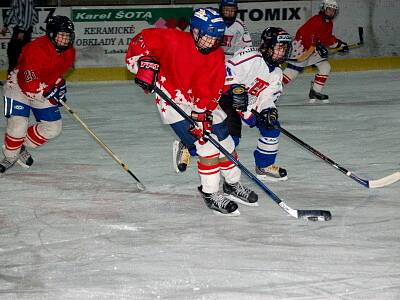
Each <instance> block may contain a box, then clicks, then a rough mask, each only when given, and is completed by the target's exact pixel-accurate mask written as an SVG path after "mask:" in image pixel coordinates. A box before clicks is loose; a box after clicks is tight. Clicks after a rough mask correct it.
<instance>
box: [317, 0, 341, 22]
mask: <svg viewBox="0 0 400 300" xmlns="http://www.w3.org/2000/svg"><path fill="white" fill-rule="evenodd" d="M328 8H330V9H334V10H335V13H334V14H333V15H327V14H326V10H327V9H328ZM320 14H322V16H323V17H324V19H325V20H333V19H334V18H336V17H337V15H338V14H339V5H338V4H337V2H336V1H335V0H324V1H322V3H321V8H320Z"/></svg>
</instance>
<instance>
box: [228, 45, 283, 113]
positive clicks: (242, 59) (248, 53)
mask: <svg viewBox="0 0 400 300" xmlns="http://www.w3.org/2000/svg"><path fill="white" fill-rule="evenodd" d="M235 83H236V84H244V85H245V86H246V89H247V92H248V94H249V105H248V107H247V111H246V112H244V114H243V118H244V119H249V118H250V117H251V116H252V114H251V110H252V109H255V110H256V111H258V112H261V111H262V110H263V109H266V108H268V107H275V101H276V100H278V98H279V96H280V95H281V94H282V70H281V68H279V67H271V66H269V65H267V63H266V62H265V61H264V58H263V57H262V55H261V53H260V51H258V49H257V48H255V47H247V48H244V49H241V50H239V51H237V52H236V53H235V55H234V56H233V57H232V58H231V59H229V60H228V61H227V63H226V79H225V85H231V84H235Z"/></svg>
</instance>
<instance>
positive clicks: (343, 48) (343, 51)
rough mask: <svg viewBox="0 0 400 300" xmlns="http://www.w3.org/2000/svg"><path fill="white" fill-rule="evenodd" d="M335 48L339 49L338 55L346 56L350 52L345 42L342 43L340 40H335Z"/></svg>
mask: <svg viewBox="0 0 400 300" xmlns="http://www.w3.org/2000/svg"><path fill="white" fill-rule="evenodd" d="M336 48H341V49H340V50H339V51H338V53H340V54H347V53H349V52H350V49H349V45H348V44H347V43H346V42H343V41H342V40H339V39H338V40H337V45H336Z"/></svg>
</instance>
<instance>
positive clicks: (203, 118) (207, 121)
mask: <svg viewBox="0 0 400 300" xmlns="http://www.w3.org/2000/svg"><path fill="white" fill-rule="evenodd" d="M191 118H192V119H193V120H194V121H196V122H197V125H198V126H195V127H193V126H192V127H191V128H190V129H189V131H190V133H191V134H193V135H194V136H195V137H197V139H198V140H199V143H200V144H201V145H203V144H205V142H206V141H207V135H209V134H210V133H211V129H212V122H213V116H212V111H210V110H206V111H205V112H201V113H199V112H195V111H192V113H191Z"/></svg>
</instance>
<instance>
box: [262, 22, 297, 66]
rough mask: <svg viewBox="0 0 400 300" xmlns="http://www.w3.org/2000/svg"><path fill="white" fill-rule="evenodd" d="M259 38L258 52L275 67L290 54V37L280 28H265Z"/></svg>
mask: <svg viewBox="0 0 400 300" xmlns="http://www.w3.org/2000/svg"><path fill="white" fill-rule="evenodd" d="M261 39H262V44H261V46H260V52H261V54H262V56H263V58H264V61H265V62H266V63H267V64H269V65H272V66H275V67H277V66H279V65H280V64H282V63H284V62H285V61H286V60H287V59H288V58H289V57H290V55H291V54H292V37H291V36H290V34H288V33H287V32H286V31H284V30H283V29H281V28H274V27H271V28H267V29H266V30H264V32H263V34H262V35H261Z"/></svg>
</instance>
